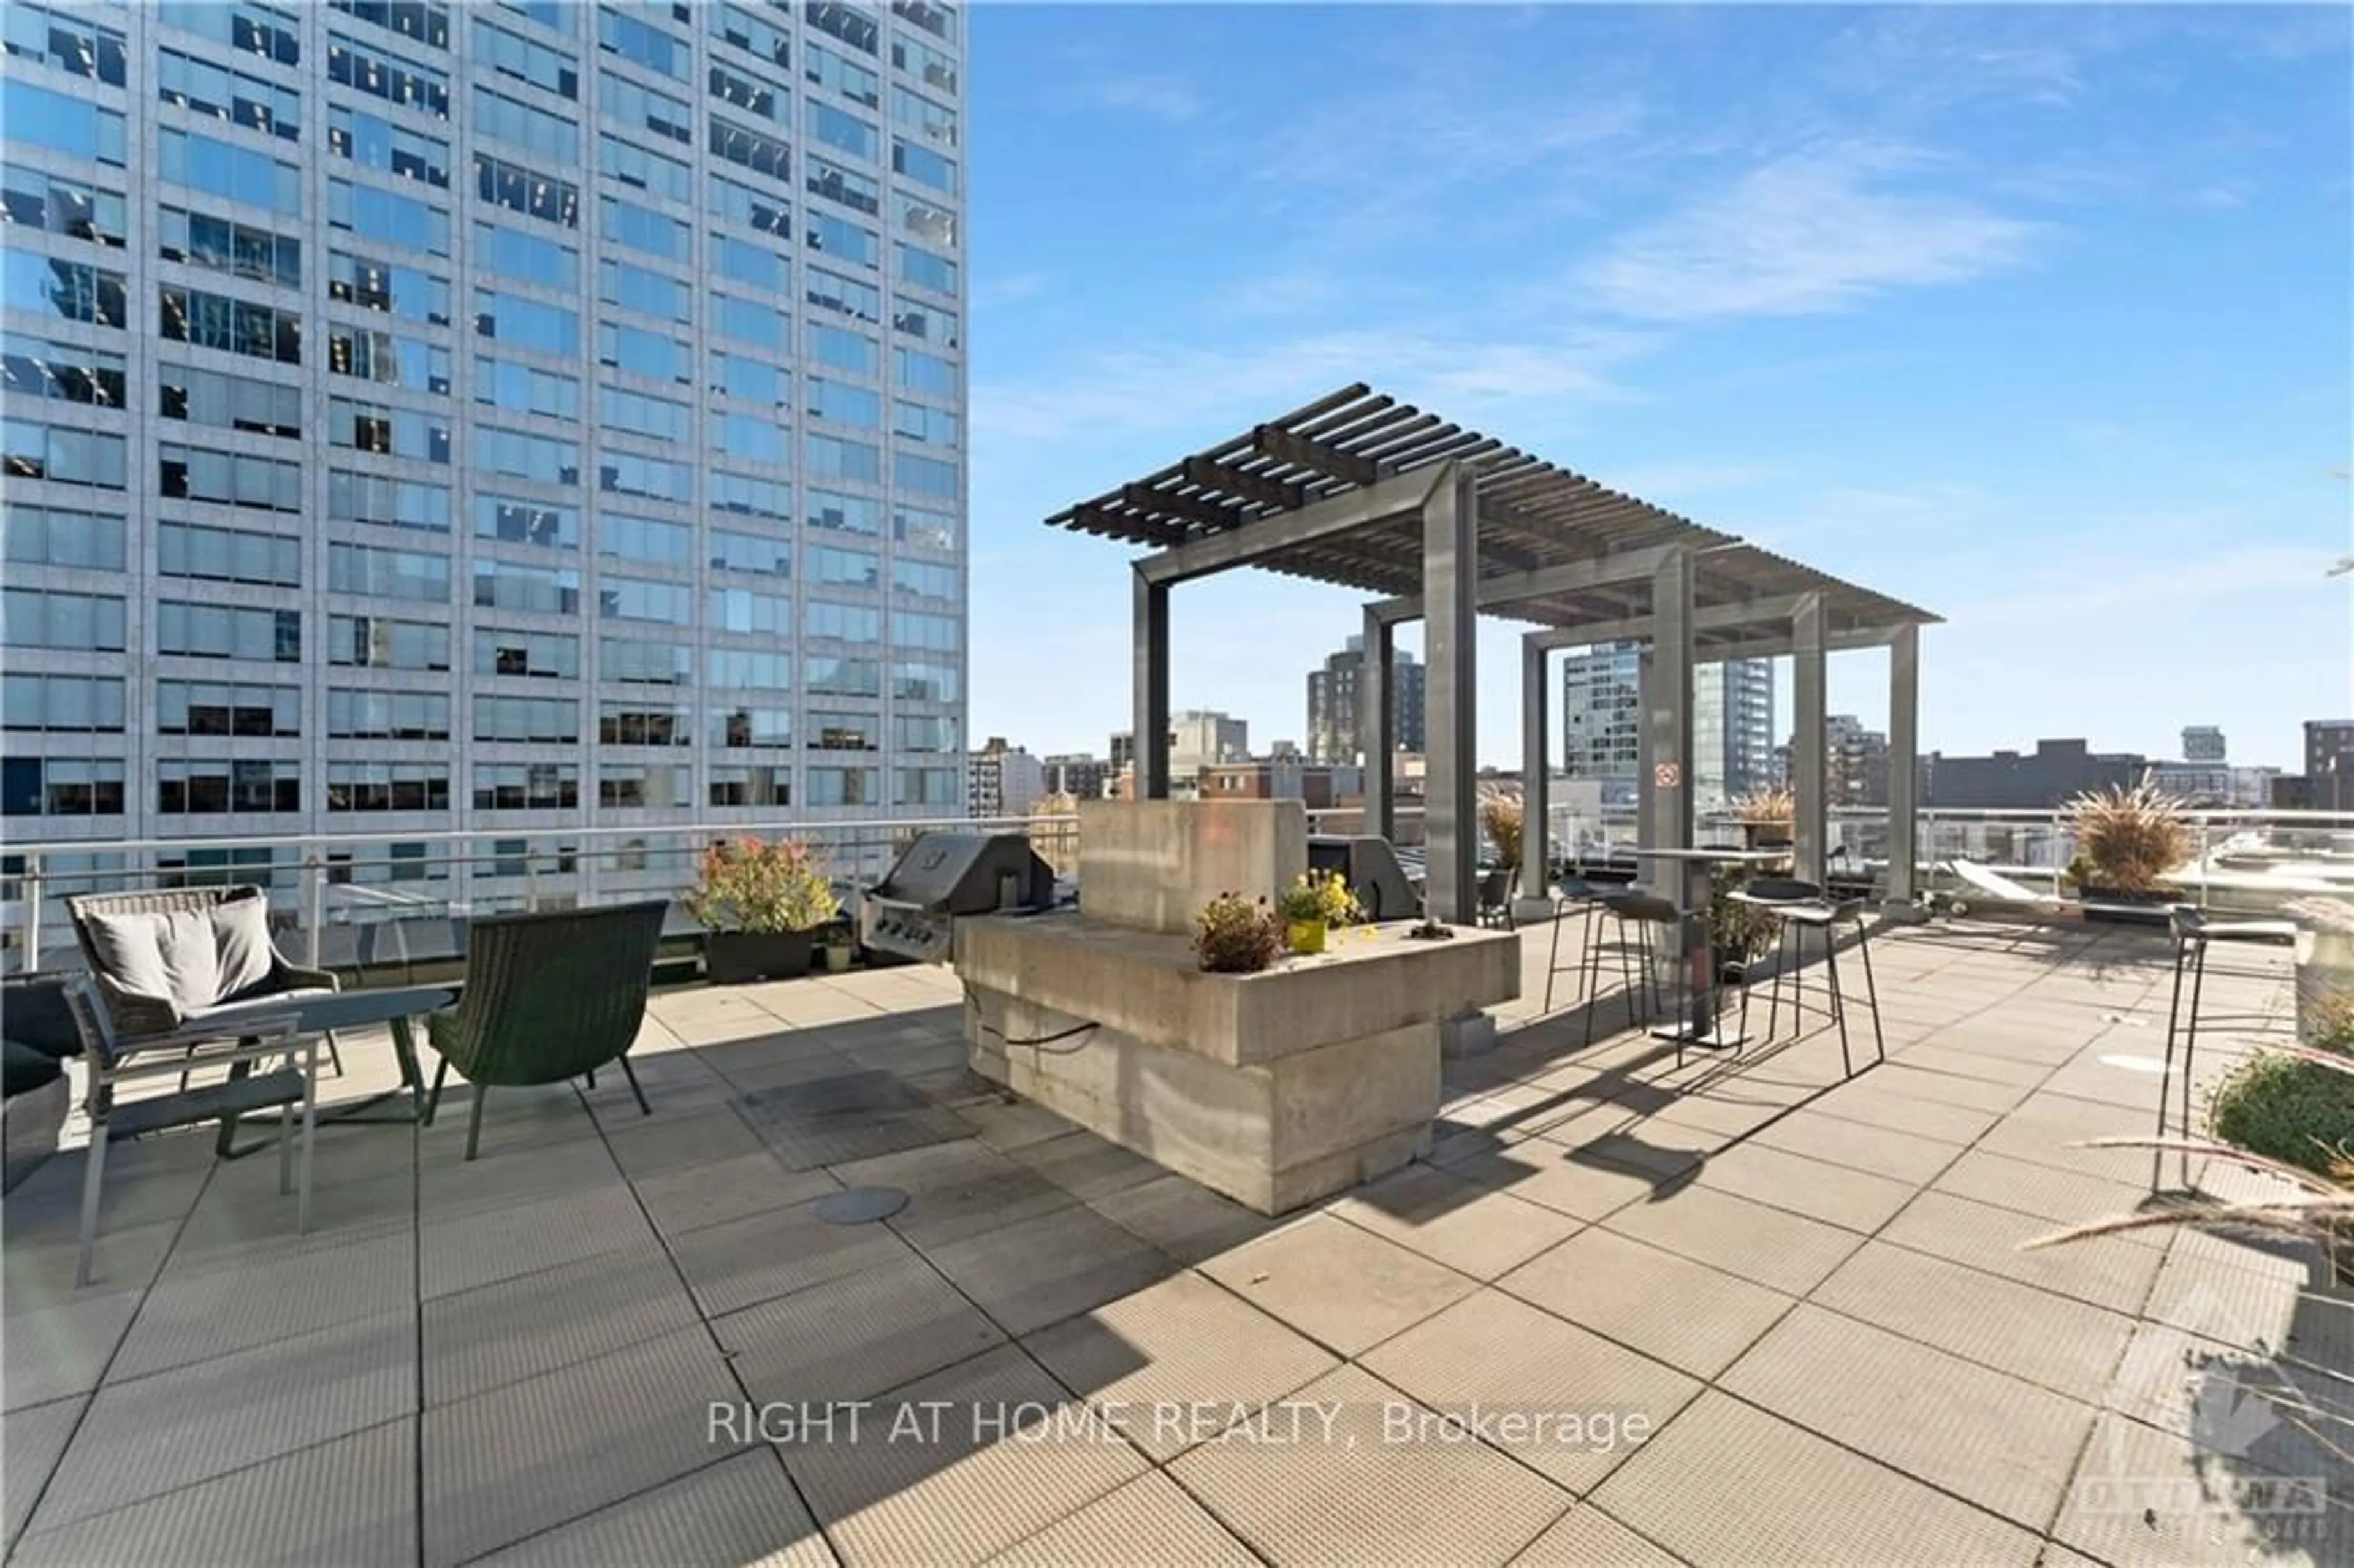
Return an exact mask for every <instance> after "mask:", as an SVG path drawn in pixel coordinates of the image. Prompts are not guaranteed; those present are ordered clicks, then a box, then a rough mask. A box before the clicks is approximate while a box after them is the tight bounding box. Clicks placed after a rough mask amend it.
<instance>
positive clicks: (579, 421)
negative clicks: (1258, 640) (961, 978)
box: [0, 0, 966, 909]
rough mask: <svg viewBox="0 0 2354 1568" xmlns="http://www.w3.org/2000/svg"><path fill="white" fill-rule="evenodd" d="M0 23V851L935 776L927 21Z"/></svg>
mask: <svg viewBox="0 0 2354 1568" xmlns="http://www.w3.org/2000/svg"><path fill="white" fill-rule="evenodd" d="M962 23H963V16H962V15H961V13H960V11H957V10H953V9H945V8H942V7H939V6H938V5H930V4H926V3H924V0H898V3H896V4H894V5H891V6H890V8H889V9H888V10H887V11H886V10H883V9H880V8H867V7H864V6H858V5H842V4H831V3H829V4H810V5H784V4H778V3H773V0H772V3H768V4H761V3H745V4H732V5H730V4H709V3H701V0H697V3H695V4H685V3H681V4H663V5H642V4H627V5H616V4H585V3H584V4H575V3H568V0H510V3H507V4H495V5H494V4H489V3H487V0H485V3H479V4H455V3H444V0H332V3H331V4H318V5H293V4H285V5H260V4H251V3H239V4H162V5H154V4H141V5H93V4H85V3H80V0H75V3H72V4H58V5H42V4H16V3H13V0H12V3H11V4H10V5H8V6H7V7H6V9H5V58H0V76H5V93H0V103H5V128H0V129H5V164H6V179H5V185H6V189H5V202H6V214H7V217H8V219H9V223H8V226H7V228H6V229H5V244H6V254H5V279H0V308H5V320H4V321H0V327H5V366H6V384H5V395H6V408H5V440H6V451H5V465H6V481H7V489H6V495H5V511H6V515H5V571H6V588H5V592H6V604H5V666H6V668H5V684H6V694H5V723H6V727H7V732H8V733H7V735H6V748H5V751H6V756H5V789H0V797H5V800H0V805H5V815H6V820H5V828H6V830H7V833H8V836H9V837H10V838H11V839H14V840H17V841H19V842H23V841H26V840H29V839H39V840H44V841H49V842H55V841H56V840H58V839H60V838H65V837H99V838H108V839H113V838H156V839H187V838H197V837H206V838H216V839H223V840H241V841H243V842H247V843H249V844H251V843H258V842H263V841H267V840H270V839H280V840H282V839H286V838H289V837H292V836H296V835H300V834H305V833H309V834H323V833H347V834H365V835H370V836H371V837H373V836H376V835H379V834H380V835H381V839H382V843H381V845H380V846H377V848H376V849H369V848H366V846H362V847H361V848H360V849H359V851H358V853H356V855H354V856H353V858H354V859H355V861H356V863H357V867H358V869H355V871H354V872H353V874H354V876H355V879H356V880H360V881H367V880H371V879H374V878H384V879H387V880H405V879H413V880H439V879H448V878H452V877H455V878H457V879H461V880H463V881H464V882H465V883H466V884H467V886H468V893H469V896H470V898H471V901H472V905H473V906H474V907H476V908H478V909H480V908H496V907H502V906H511V905H513V904H514V903H517V902H520V899H521V889H522V885H523V875H524V869H525V863H526V861H528V862H529V863H530V864H531V866H532V867H533V868H534V875H535V879H536V880H537V882H539V883H540V884H541V887H540V889H539V890H540V891H541V892H542V895H543V901H545V898H546V888H545V885H544V884H545V881H546V878H547V877H549V876H550V875H551V874H562V875H567V876H572V877H574V878H575V879H576V883H577V879H581V878H588V879H594V878H596V877H598V876H599V872H597V871H596V870H594V869H592V867H591V865H590V864H589V862H591V861H593V860H594V859H595V858H596V857H592V856H578V857H577V863H576V857H574V856H573V854H572V852H573V850H575V849H577V848H578V844H577V843H576V841H575V838H573V837H568V836H567V831H569V832H570V833H572V834H575V835H577V834H578V831H579V830H581V829H584V828H588V827H590V826H607V825H610V826H628V825H633V824H644V825H646V826H648V827H649V828H655V827H659V826H660V825H662V824H664V823H673V824H674V823H681V822H685V821H695V820H698V819H702V820H712V819H716V820H721V821H726V820H739V819H740V820H745V821H789V820H793V819H797V818H798V819H809V820H815V821H822V820H825V819H827V818H837V819H838V818H857V817H877V816H890V815H944V814H954V813H956V812H959V811H960V810H961V809H962V807H963V803H964V769H963V758H962V752H963V746H964V737H963V733H962V731H963V714H964V656H965V643H966V632H965V601H966V581H965V571H964V565H965V525H964V518H965V514H966V509H965V501H964V492H965V480H964V474H965V461H964V434H965V431H964V412H965V368H964V321H963V308H964V307H963V302H962V300H961V298H960V295H961V292H962V281H963V270H964V269H963V233H962V217H961V214H962V206H963V196H962V191H963V170H962V166H961V162H962V150H961V140H962V138H961V113H962V78H963V55H964V40H963V37H962ZM36 819H37V820H36ZM456 829H492V830H496V831H499V832H503V833H504V832H507V831H509V830H512V832H513V834H514V837H513V839H512V840H504V839H503V840H501V841H499V842H497V843H495V844H493V845H491V846H489V847H488V849H484V848H483V847H482V846H477V847H476V850H475V851H474V853H472V854H469V855H466V856H462V857H461V856H456V855H453V854H451V853H449V852H448V851H447V850H446V849H444V848H443V847H441V846H440V845H438V844H436V843H434V842H431V841H430V840H429V838H427V837H423V836H419V835H427V834H430V833H432V832H441V831H448V830H456ZM510 851H512V853H509V852H510ZM248 853H249V858H248V859H247V861H246V863H249V864H252V863H260V864H267V863H269V862H270V852H267V851H252V852H248ZM280 853H284V852H280ZM336 853H337V854H339V855H352V854H353V852H352V851H351V850H350V849H349V848H339V849H338V850H337V851H336ZM370 863H389V864H390V865H391V871H390V872H389V873H387V872H386V871H385V870H384V869H383V866H382V864H378V865H376V869H374V870H368V869H366V868H367V867H368V866H369V865H370ZM612 870H613V867H612V863H610V861H609V862H607V863H606V873H605V874H611V873H612ZM669 880H671V881H673V882H674V881H675V876H674V875H673V876H671V877H670V878H669ZM558 896H561V895H560V894H559V895H558Z"/></svg>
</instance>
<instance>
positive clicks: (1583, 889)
mask: <svg viewBox="0 0 2354 1568" xmlns="http://www.w3.org/2000/svg"><path fill="white" fill-rule="evenodd" d="M1573 909H1575V910H1578V911H1581V912H1582V916H1583V917H1582V918H1581V919H1580V921H1579V923H1578V933H1577V939H1578V962H1577V963H1576V965H1575V968H1576V969H1577V981H1578V984H1577V995H1576V996H1575V997H1573V998H1572V999H1571V1000H1572V1001H1579V1000H1583V999H1584V998H1585V995H1586V990H1585V951H1586V949H1587V948H1591V947H1592V946H1593V945H1594V921H1595V916H1597V915H1598V914H1600V913H1601V910H1602V889H1601V888H1599V887H1596V885H1594V884H1592V883H1590V882H1588V881H1586V880H1585V878H1584V877H1581V876H1564V877H1563V878H1562V879H1561V880H1560V881H1558V882H1556V883H1554V884H1553V943H1552V946H1551V948H1550V950H1549V951H1548V952H1547V953H1546V955H1545V991H1544V1006H1543V1009H1541V1010H1540V1011H1541V1012H1545V1013H1550V1012H1553V980H1554V977H1555V976H1557V975H1559V974H1560V973H1561V927H1562V922H1563V921H1564V920H1565V919H1566V918H1567V917H1568V916H1569V913H1570V911H1571V910H1573Z"/></svg>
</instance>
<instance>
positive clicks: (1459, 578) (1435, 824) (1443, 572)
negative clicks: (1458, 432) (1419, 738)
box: [1422, 462, 1479, 926]
mask: <svg viewBox="0 0 2354 1568" xmlns="http://www.w3.org/2000/svg"><path fill="white" fill-rule="evenodd" d="M1478 589H1479V478H1478V476H1477V475H1476V474H1474V473H1473V472H1472V471H1470V470H1469V469H1467V468H1465V467H1464V466H1463V465H1462V464H1460V463H1455V462H1450V463H1448V464H1447V467H1446V470H1445V471H1444V472H1443V473H1442V474H1441V475H1440V477H1439V480H1438V482H1437V484H1436V485H1435V486H1433V487H1432V489H1431V492H1430V495H1429V498H1428V499H1427V500H1426V501H1425V502H1424V503H1423V506H1422V599H1423V640H1424V644H1425V646H1424V650H1423V654H1424V657H1425V658H1426V660H1427V661H1428V662H1429V673H1428V675H1427V677H1426V680H1427V686H1426V703H1427V707H1428V727H1429V732H1430V751H1429V758H1430V761H1429V777H1428V779H1427V781H1426V784H1425V786H1424V790H1425V795H1424V813H1423V821H1424V823H1425V825H1426V837H1427V839H1428V850H1427V854H1428V860H1427V865H1428V867H1429V875H1428V881H1427V883H1426V888H1425V901H1426V906H1427V908H1428V911H1429V914H1430V917H1431V918H1433V919H1435V920H1444V921H1447V922H1448V923H1449V924H1452V925H1458V926H1469V925H1473V924H1476V923H1477V922H1478V919H1479V821H1478V816H1479V804H1478V800H1479V797H1478V789H1479V781H1478V776H1477V768H1478V762H1477V758H1476V750H1477V745H1476V743H1477V737H1478V735H1479V726H1478V717H1479V715H1478V701H1479V699H1478V695H1477V683H1478V668H1477V661H1476V657H1475V656H1476V653H1477V651H1478V646H1479V598H1478Z"/></svg>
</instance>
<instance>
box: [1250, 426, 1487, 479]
mask: <svg viewBox="0 0 2354 1568" xmlns="http://www.w3.org/2000/svg"><path fill="white" fill-rule="evenodd" d="M1251 445H1253V446H1255V447H1257V449H1258V450H1261V451H1263V452H1265V453H1266V454H1267V456H1269V457H1271V458H1273V459H1275V460H1276V461H1278V462H1287V463H1289V464H1290V465H1291V466H1292V467H1294V468H1312V469H1314V470H1315V471H1317V472H1319V473H1329V474H1331V476H1332V477H1333V478H1334V479H1341V480H1346V481H1348V482H1350V483H1351V484H1354V485H1358V486H1361V487H1363V488H1364V489H1368V490H1370V489H1372V488H1373V485H1375V484H1377V483H1379V482H1380V481H1381V480H1382V478H1383V476H1384V471H1385V470H1384V465H1383V464H1381V463H1379V462H1376V461H1373V459H1372V458H1369V457H1363V456H1360V455H1359V454H1357V453H1355V452H1351V451H1343V450H1341V448H1339V447H1336V446H1330V445H1327V444H1326V443H1325V442H1323V441H1320V440H1316V439H1315V438H1314V437H1312V436H1302V435H1296V434H1294V433H1293V432H1291V431H1289V430H1287V429H1283V428H1282V427H1280V426H1278V425H1261V426H1259V427H1258V428H1257V429H1255V430H1253V431H1252V432H1251ZM1439 466H1441V467H1444V466H1446V465H1444V464H1441V465H1439Z"/></svg>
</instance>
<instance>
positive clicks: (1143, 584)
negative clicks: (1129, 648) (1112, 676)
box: [1129, 567, 1169, 800]
mask: <svg viewBox="0 0 2354 1568" xmlns="http://www.w3.org/2000/svg"><path fill="white" fill-rule="evenodd" d="M1135 617H1136V628H1135V630H1136V669H1135V676H1136V694H1135V709H1134V720H1135V725H1136V733H1135V735H1134V736H1133V737H1132V741H1131V744H1132V745H1133V747H1134V749H1135V756H1136V760H1135V762H1134V764H1133V766H1134V768H1135V769H1136V779H1135V783H1134V786H1133V787H1132V788H1131V789H1129V798H1130V799H1132V800H1167V799H1168V798H1169V585H1168V584H1167V583H1157V582H1154V581H1153V580H1152V579H1151V578H1150V577H1146V576H1145V575H1144V572H1143V570H1142V569H1141V567H1140V568H1139V569H1138V570H1137V572H1136V573H1135Z"/></svg>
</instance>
